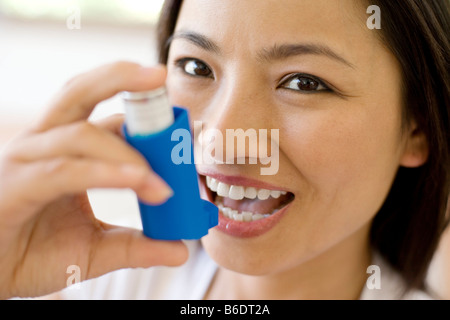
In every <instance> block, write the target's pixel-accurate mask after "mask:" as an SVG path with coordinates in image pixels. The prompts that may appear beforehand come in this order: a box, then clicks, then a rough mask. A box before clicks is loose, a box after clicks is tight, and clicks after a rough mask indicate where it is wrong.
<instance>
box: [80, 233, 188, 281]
mask: <svg viewBox="0 0 450 320" xmlns="http://www.w3.org/2000/svg"><path fill="white" fill-rule="evenodd" d="M105 228H106V230H105V229H104V231H102V234H101V235H100V236H99V237H98V239H97V240H96V241H95V243H93V244H92V251H91V252H90V253H89V257H88V269H87V273H86V278H87V279H90V278H96V277H99V276H101V275H103V274H105V273H108V272H111V271H114V270H118V269H122V268H148V267H152V266H161V265H165V266H179V265H181V264H183V263H185V262H186V260H187V258H188V255H189V253H188V249H187V247H186V245H185V244H184V243H183V242H181V241H160V240H153V239H150V238H148V237H146V236H144V235H143V234H142V231H139V230H136V229H131V228H123V227H116V226H110V225H109V226H108V225H107V226H106V227H105Z"/></svg>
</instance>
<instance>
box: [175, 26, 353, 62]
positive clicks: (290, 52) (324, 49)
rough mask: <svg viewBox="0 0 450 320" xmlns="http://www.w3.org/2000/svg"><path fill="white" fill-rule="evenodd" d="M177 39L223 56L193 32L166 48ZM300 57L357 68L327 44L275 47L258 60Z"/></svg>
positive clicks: (180, 33) (177, 36) (182, 34)
mask: <svg viewBox="0 0 450 320" xmlns="http://www.w3.org/2000/svg"><path fill="white" fill-rule="evenodd" d="M175 39H185V40H187V41H189V42H191V43H192V44H194V45H196V46H198V47H200V48H202V49H204V50H206V51H209V52H211V53H214V54H218V55H220V54H221V49H220V47H219V46H218V45H217V44H216V43H215V42H214V41H212V40H210V39H209V38H208V37H206V36H204V35H202V34H199V33H197V32H193V31H178V32H176V33H174V34H173V35H172V36H171V37H170V38H169V39H168V40H167V42H166V48H168V47H169V46H170V44H171V43H172V41H173V40H175ZM299 55H322V56H326V57H328V58H331V59H333V60H335V61H338V62H340V63H342V64H344V65H346V66H348V67H351V68H353V69H355V66H354V65H353V64H352V63H350V62H349V61H347V60H346V59H345V58H343V57H342V56H340V55H339V54H337V53H336V52H335V51H333V50H332V49H331V48H330V47H328V46H327V45H325V44H314V43H300V44H282V45H274V46H273V47H271V48H269V49H266V48H264V49H262V50H261V51H260V52H259V53H258V54H257V58H258V60H260V61H267V62H270V61H276V60H283V59H287V58H290V57H294V56H299Z"/></svg>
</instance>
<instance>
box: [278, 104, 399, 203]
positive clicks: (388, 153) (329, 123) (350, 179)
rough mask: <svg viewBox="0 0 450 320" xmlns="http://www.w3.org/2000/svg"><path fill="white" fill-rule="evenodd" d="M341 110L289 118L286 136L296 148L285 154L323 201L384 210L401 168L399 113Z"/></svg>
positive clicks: (365, 108) (362, 108) (368, 107)
mask: <svg viewBox="0 0 450 320" xmlns="http://www.w3.org/2000/svg"><path fill="white" fill-rule="evenodd" d="M340 108H341V109H340ZM344 108H345V109H344ZM336 110H343V111H340V112H339V111H338V112H323V113H321V112H316V113H314V112H311V113H310V114H309V115H307V116H304V117H302V118H301V119H300V118H298V119H292V118H291V119H286V121H287V122H288V125H287V126H285V127H287V128H292V130H289V132H285V133H284V136H285V139H286V140H287V141H288V143H289V145H290V146H291V147H289V148H285V150H286V152H285V153H286V154H287V156H288V158H289V159H291V162H292V163H293V165H294V166H295V167H296V168H297V170H298V171H299V173H300V174H301V176H302V177H303V178H304V180H305V181H306V183H307V184H308V186H309V187H311V188H312V190H313V192H314V193H315V195H317V196H319V198H320V200H321V201H323V202H327V201H331V200H333V201H336V199H338V200H339V201H342V202H343V203H344V202H345V203H348V202H351V203H352V205H355V202H360V203H361V204H363V203H366V204H367V205H373V206H379V205H380V203H381V202H382V201H383V199H384V196H385V194H386V193H387V191H388V189H389V187H390V184H391V182H392V179H393V176H394V175H395V172H396V170H397V168H398V159H399V152H398V145H399V130H400V129H399V128H400V127H399V123H400V121H399V120H400V119H399V117H398V116H397V112H396V111H395V110H393V111H392V112H389V113H387V114H389V115H388V116H386V113H385V114H384V115H383V111H382V110H379V109H378V108H376V107H375V106H372V105H366V106H364V105H359V106H356V107H353V108H352V107H351V106H348V105H343V106H337V107H336ZM295 120H297V121H295ZM294 121H295V123H296V125H294ZM334 204H335V205H336V203H334ZM361 208H362V207H361ZM372 209H375V208H372Z"/></svg>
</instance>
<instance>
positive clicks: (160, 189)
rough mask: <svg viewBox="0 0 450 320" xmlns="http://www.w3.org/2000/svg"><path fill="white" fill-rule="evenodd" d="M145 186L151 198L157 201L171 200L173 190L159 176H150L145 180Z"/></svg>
mask: <svg viewBox="0 0 450 320" xmlns="http://www.w3.org/2000/svg"><path fill="white" fill-rule="evenodd" d="M147 186H148V189H150V190H149V192H150V193H152V195H153V197H155V198H157V199H158V200H163V201H165V200H167V199H169V198H171V197H172V196H173V194H174V192H173V190H172V189H171V188H170V187H169V185H168V184H167V183H166V182H165V181H164V180H163V179H162V178H161V177H159V176H157V175H151V176H150V177H149V178H148V179H147Z"/></svg>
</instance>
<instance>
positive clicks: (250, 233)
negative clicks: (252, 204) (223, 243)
mask: <svg viewBox="0 0 450 320" xmlns="http://www.w3.org/2000/svg"><path fill="white" fill-rule="evenodd" d="M290 206H291V204H288V205H287V206H285V207H283V208H282V209H280V210H278V211H277V212H275V213H273V214H272V215H271V216H270V217H267V218H264V219H259V220H256V221H249V222H241V221H236V220H232V219H230V218H227V217H226V216H224V215H223V213H222V212H219V225H218V226H217V229H218V230H220V231H222V232H224V233H226V234H228V235H230V236H233V237H239V238H252V237H257V236H260V235H262V234H264V233H266V232H268V231H269V230H270V229H272V228H273V227H275V225H276V224H277V223H278V222H279V221H280V220H281V219H282V218H283V216H284V215H285V214H286V212H287V210H288V209H289V207H290Z"/></svg>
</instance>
